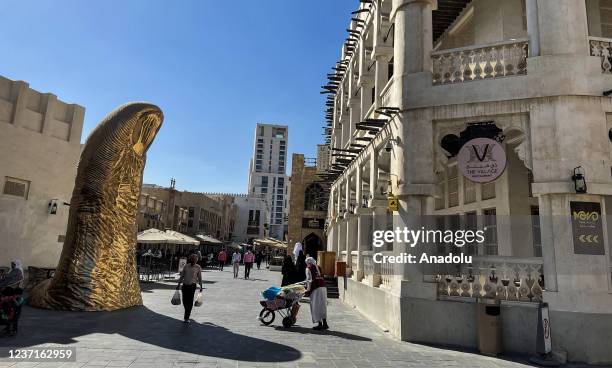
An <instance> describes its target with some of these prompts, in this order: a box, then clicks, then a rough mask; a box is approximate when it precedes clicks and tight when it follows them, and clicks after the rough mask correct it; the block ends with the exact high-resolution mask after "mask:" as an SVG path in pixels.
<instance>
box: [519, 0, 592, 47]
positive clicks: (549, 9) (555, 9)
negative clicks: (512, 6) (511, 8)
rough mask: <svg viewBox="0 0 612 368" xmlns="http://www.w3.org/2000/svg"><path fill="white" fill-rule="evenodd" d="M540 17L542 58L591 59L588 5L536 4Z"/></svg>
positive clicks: (548, 0)
mask: <svg viewBox="0 0 612 368" xmlns="http://www.w3.org/2000/svg"><path fill="white" fill-rule="evenodd" d="M532 7H533V5H532ZM527 9H528V11H529V8H527ZM528 14H529V13H528ZM537 16H538V24H539V40H540V42H539V46H540V55H542V56H544V55H564V54H574V55H582V56H588V55H589V44H588V42H587V35H588V23H587V15H586V2H585V1H576V0H537ZM528 19H529V18H528Z"/></svg>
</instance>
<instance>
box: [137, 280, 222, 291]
mask: <svg viewBox="0 0 612 368" xmlns="http://www.w3.org/2000/svg"><path fill="white" fill-rule="evenodd" d="M216 283H217V282H216V281H206V280H204V281H202V284H203V285H210V284H216ZM198 286H199V285H198ZM174 289H176V282H175V283H172V284H170V283H168V282H166V283H161V282H141V283H140V291H142V292H143V293H152V292H153V290H174ZM204 289H206V287H204Z"/></svg>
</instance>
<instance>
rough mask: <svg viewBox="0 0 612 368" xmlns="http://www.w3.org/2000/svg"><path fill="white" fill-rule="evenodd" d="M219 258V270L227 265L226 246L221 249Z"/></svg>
mask: <svg viewBox="0 0 612 368" xmlns="http://www.w3.org/2000/svg"><path fill="white" fill-rule="evenodd" d="M217 260H218V261H219V271H223V266H224V265H225V261H227V253H226V252H225V248H223V249H221V251H220V252H219V256H218V257H217Z"/></svg>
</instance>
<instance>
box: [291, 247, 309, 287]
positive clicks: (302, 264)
mask: <svg viewBox="0 0 612 368" xmlns="http://www.w3.org/2000/svg"><path fill="white" fill-rule="evenodd" d="M295 270H296V272H295V276H294V277H295V279H294V280H293V282H301V281H304V280H305V279H306V256H305V255H304V252H302V251H300V253H299V255H298V256H297V260H296V262H295Z"/></svg>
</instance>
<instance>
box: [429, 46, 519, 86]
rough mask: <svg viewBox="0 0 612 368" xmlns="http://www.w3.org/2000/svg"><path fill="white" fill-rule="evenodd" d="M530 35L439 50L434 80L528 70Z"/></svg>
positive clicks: (455, 80) (443, 81) (459, 80)
mask: <svg viewBox="0 0 612 368" xmlns="http://www.w3.org/2000/svg"><path fill="white" fill-rule="evenodd" d="M528 50H529V42H528V40H527V39H520V40H512V41H504V42H499V43H495V44H489V45H485V46H482V45H478V46H469V47H462V48H457V49H450V50H441V51H435V52H433V53H432V54H431V57H432V60H433V84H434V85H441V84H451V83H463V82H471V81H475V80H483V79H492V78H502V77H508V76H516V75H524V74H527V57H528Z"/></svg>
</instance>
